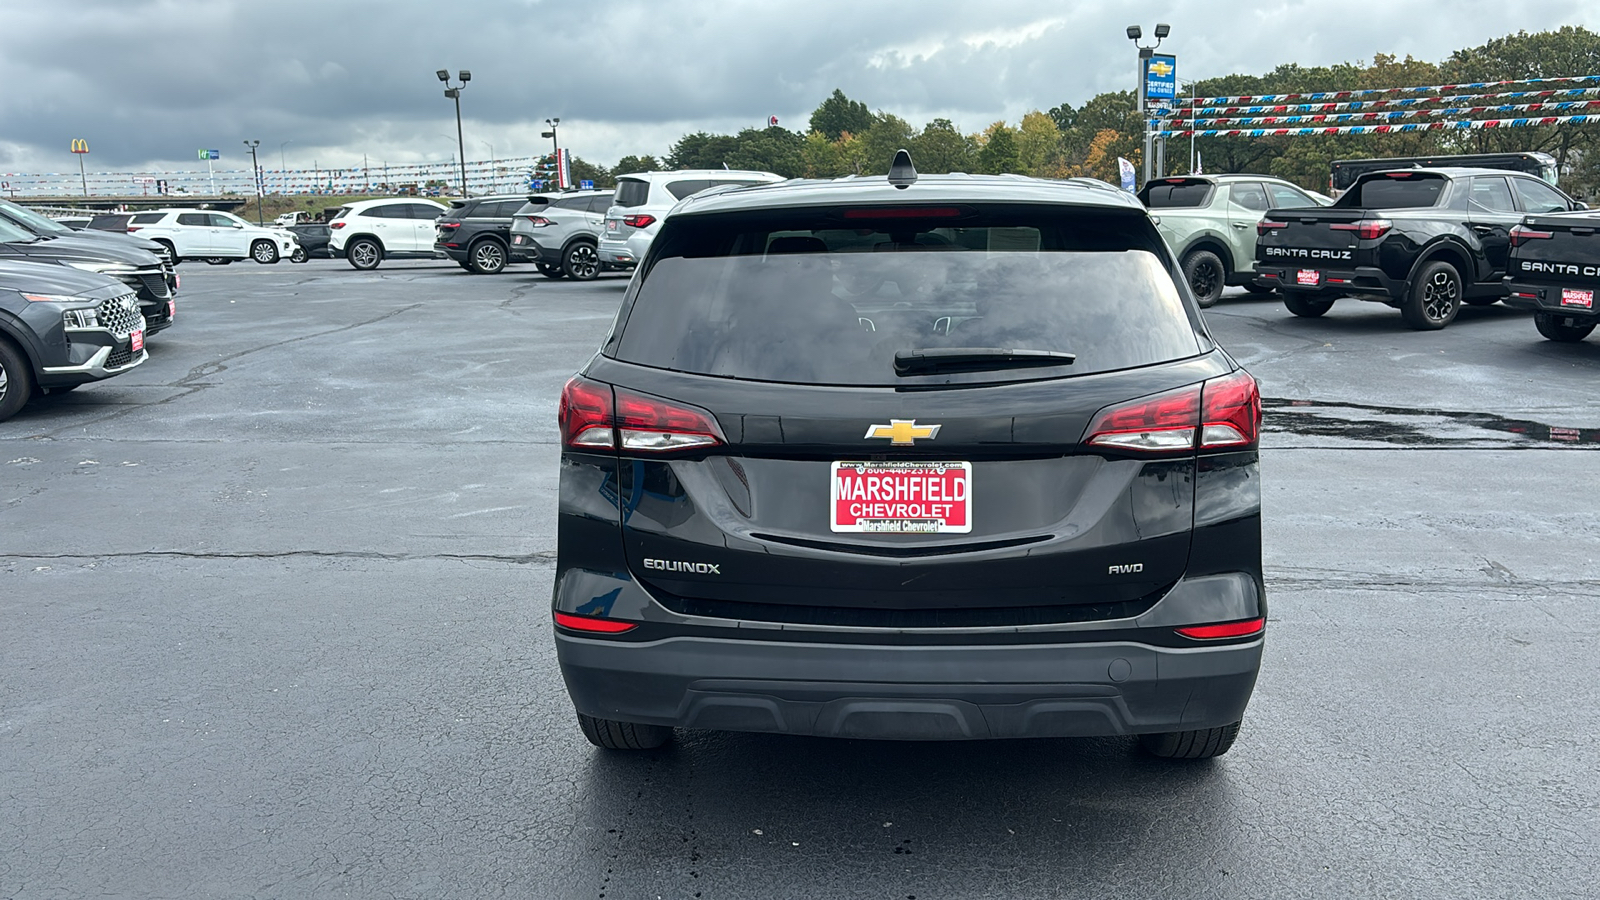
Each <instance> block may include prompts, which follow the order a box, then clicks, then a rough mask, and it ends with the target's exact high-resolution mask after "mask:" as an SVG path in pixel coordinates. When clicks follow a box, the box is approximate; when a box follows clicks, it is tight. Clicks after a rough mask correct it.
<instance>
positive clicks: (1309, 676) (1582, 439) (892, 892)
mask: <svg viewBox="0 0 1600 900" xmlns="http://www.w3.org/2000/svg"><path fill="white" fill-rule="evenodd" d="M180 271H181V273H182V275H183V291H182V293H181V294H180V298H179V309H178V312H179V315H178V320H177V323H176V325H175V326H174V327H173V328H172V329H171V330H170V331H167V332H164V333H162V334H160V335H158V336H156V337H154V338H153V339H152V340H151V347H152V356H151V359H150V361H149V362H148V363H147V364H146V365H144V366H143V367H142V368H140V369H138V370H136V371H135V372H132V373H130V374H129V375H126V376H123V377H120V378H117V379H115V380H112V381H109V382H106V383H104V384H99V385H94V386H90V387H86V388H83V389H81V390H79V391H76V392H74V393H71V394H67V395H60V396H52V397H47V398H44V399H42V400H40V401H36V402H34V403H32V404H30V405H29V406H28V407H27V408H26V409H25V410H24V411H23V412H22V413H21V414H19V415H18V416H17V417H16V418H15V419H13V420H11V421H9V422H6V423H3V424H0V621H3V622H4V624H5V628H4V634H5V641H4V649H3V652H0V897H6V898H24V897H26V898H34V897H38V898H65V897H86V896H101V895H110V896H149V897H156V896H161V897H167V896H170V897H178V896H183V897H191V896H195V897H296V896H318V897H320V896H353V897H378V896H406V897H488V896H518V897H563V898H567V897H606V898H636V897H658V896H659V897H704V898H721V897H755V896H771V897H844V896H851V897H885V898H908V900H909V898H917V900H927V898H975V897H986V898H987V897H993V898H1019V897H1039V898H1046V897H1068V896H1071V897H1122V898H1125V897H1158V896H1159V897H1264V898H1265V897H1429V898H1437V897H1506V898H1512V897H1517V898H1523V897H1588V896H1593V894H1594V884H1595V882H1596V876H1597V873H1600V779H1597V778H1596V776H1595V773H1596V772H1597V771H1600V741H1596V739H1595V736H1596V735H1597V734H1600V653H1597V652H1596V643H1597V642H1596V637H1597V633H1600V609H1597V606H1596V603H1595V597H1596V595H1597V593H1600V517H1597V515H1596V501H1595V494H1594V489H1593V485H1594V483H1595V482H1596V480H1597V476H1600V454H1597V453H1596V452H1595V451H1596V450H1600V394H1597V392H1596V386H1597V382H1600V339H1592V340H1590V341H1587V342H1584V343H1583V344H1577V345H1557V344H1553V343H1550V342H1547V341H1544V340H1543V339H1541V338H1540V337H1539V336H1538V335H1537V333H1536V332H1535V331H1534V329H1533V325H1532V323H1531V322H1530V321H1529V320H1528V319H1527V317H1526V316H1524V315H1523V314H1520V313H1516V312H1514V311H1511V310H1508V309H1504V308H1499V307H1496V308H1483V309H1480V308H1468V309H1465V310H1464V311H1463V312H1462V313H1461V316H1460V318H1459V319H1458V320H1457V322H1456V323H1455V324H1454V325H1452V326H1451V327H1450V328H1448V329H1446V330H1444V331H1442V332H1433V333H1420V332H1413V331H1409V330H1407V329H1406V328H1405V327H1404V326H1403V325H1402V323H1401V321H1400V317H1399V315H1398V313H1396V312H1394V311H1392V310H1389V309H1386V308H1384V307H1381V306H1377V305H1374V304H1363V303H1359V302H1356V301H1343V302H1341V303H1340V304H1338V305H1336V306H1335V308H1334V310H1333V312H1331V313H1330V314H1329V315H1328V316H1327V317H1326V318H1324V319H1319V320H1302V319H1294V318H1292V317H1290V316H1289V315H1288V314H1287V313H1286V312H1285V311H1284V310H1283V308H1282V305H1281V303H1279V302H1277V301H1275V300H1273V299H1268V298H1257V297H1253V296H1247V295H1239V296H1232V295H1230V296H1229V297H1227V298H1225V299H1224V300H1223V301H1222V303H1221V304H1219V305H1218V306H1217V307H1216V308H1214V309H1213V310H1211V311H1210V312H1209V314H1208V318H1209V321H1210V323H1211V325H1212V327H1213V330H1214V331H1215V333H1216V335H1217V336H1218V338H1219V339H1220V340H1221V342H1222V343H1223V344H1224V345H1225V346H1227V347H1228V348H1229V349H1230V350H1231V351H1232V352H1233V353H1234V354H1235V356H1237V357H1238V358H1239V359H1240V360H1241V361H1242V362H1244V363H1245V364H1246V365H1247V366H1249V367H1250V369H1251V370H1252V371H1253V372H1254V373H1255V374H1256V375H1257V377H1259V378H1260V379H1261V381H1262V388H1263V395H1264V396H1266V397H1268V398H1270V399H1269V400H1268V406H1269V408H1268V411H1267V420H1266V428H1267V432H1268V434H1267V437H1266V439H1265V441H1264V449H1263V453H1262V459H1263V471H1264V483H1265V486H1264V503H1265V511H1264V522H1265V535H1264V536H1265V541H1266V549H1265V552H1266V567H1267V569H1266V570H1267V577H1268V589H1269V593H1270V598H1271V603H1272V613H1271V616H1270V626H1269V638H1268V643H1267V648H1268V658H1267V661H1266V664H1265V667H1264V670H1263V674H1262V677H1261V681H1260V683H1259V685H1258V688H1257V693H1256V696H1255V699H1254V701H1253V703H1252V705H1251V708H1250V712H1249V714H1248V715H1247V717H1246V720H1245V730H1244V732H1243V734H1242V735H1241V737H1240V739H1239V742H1238V744H1237V745H1236V746H1235V748H1234V749H1233V751H1232V752H1231V753H1230V754H1229V755H1227V756H1226V757H1224V758H1222V759H1220V760H1217V761H1215V762H1212V763H1202V764H1188V765H1183V764H1179V765H1174V764H1172V763H1169V762H1163V761H1158V760H1154V759H1150V758H1147V757H1145V756H1142V755H1140V754H1139V753H1138V751H1137V750H1136V748H1135V744H1134V741H1132V740H1129V739H1106V740H1093V741H1088V740H1084V741H1020V742H999V743H973V744H899V743H871V742H855V741H831V740H826V739H809V738H789V737H781V736H771V735H729V734H711V733H685V734H681V735H680V739H679V741H678V742H677V743H676V744H675V745H673V746H671V747H669V748H668V749H667V750H665V751H663V752H660V753H657V754H651V755H642V756H615V755H608V754H605V753H603V752H600V751H597V750H595V749H594V748H592V747H591V746H589V744H588V743H587V742H585V741H584V739H583V737H582V736H581V735H580V734H579V732H578V729H577V726H576V723H575V721H574V720H573V716H572V713H571V709H570V707H569V705H568V702H567V699H566V696H565V693H564V691H563V689H562V686H561V682H560V677H559V674H558V672H557V669H556V664H555V657H554V653H553V650H552V648H551V640H550V627H549V614H548V599H549V594H550V586H551V585H550V583H551V576H552V562H553V555H554V551H555V536H554V531H553V521H554V509H555V490H556V460H557V455H558V452H557V446H556V432H555V407H556V397H557V393H558V391H559V389H560V386H561V384H562V382H563V381H564V379H565V378H566V377H567V376H568V375H569V374H570V373H571V372H573V371H574V370H575V369H577V368H578V367H579V366H580V365H581V364H582V363H583V361H584V359H585V358H587V356H588V355H589V354H590V353H592V352H593V351H594V348H595V347H596V346H597V345H598V339H599V337H600V335H601V334H602V333H603V332H604V331H605V330H606V328H607V327H608V325H609V324H610V321H611V317H612V315H613V313H614V312H615V309H616V305H617V302H618V300H619V298H620V297H621V294H622V290H623V287H624V285H625V281H624V280H623V279H620V278H616V277H610V278H605V279H603V280H601V281H599V282H596V283H591V284H572V283H567V282H552V281H547V280H546V279H544V278H542V277H540V276H538V275H537V274H535V273H533V271H532V268H531V267H528V266H523V267H518V268H515V269H513V270H511V272H509V273H508V274H506V275H503V276H499V277H474V276H468V275H465V274H464V273H462V272H461V271H460V269H458V268H457V267H456V266H455V265H453V264H445V263H416V264H407V263H391V264H386V265H385V266H384V267H383V268H381V269H379V270H377V271H376V272H371V273H359V272H356V271H354V270H352V269H350V268H349V267H348V266H347V265H346V264H344V263H343V262H336V261H328V260H316V261H313V262H311V263H308V264H306V265H289V264H280V265H276V266H256V265H252V264H243V265H233V266H228V267H223V268H212V267H206V266H200V265H193V264H190V265H185V266H183V267H182V269H181V270H180Z"/></svg>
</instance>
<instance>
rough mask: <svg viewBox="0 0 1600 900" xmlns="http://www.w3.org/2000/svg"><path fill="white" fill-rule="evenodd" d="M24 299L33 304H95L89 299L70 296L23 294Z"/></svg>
mask: <svg viewBox="0 0 1600 900" xmlns="http://www.w3.org/2000/svg"><path fill="white" fill-rule="evenodd" d="M22 299H24V300H27V301H29V302H31V303H93V302H94V301H93V300H90V299H89V298H88V297H74V296H72V295H70V294H23V295H22Z"/></svg>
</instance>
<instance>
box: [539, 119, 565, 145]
mask: <svg viewBox="0 0 1600 900" xmlns="http://www.w3.org/2000/svg"><path fill="white" fill-rule="evenodd" d="M544 123H545V124H546V125H549V126H550V130H549V131H544V132H540V133H539V136H540V137H547V138H549V139H550V149H551V150H554V151H555V152H557V153H560V152H561V142H560V141H558V140H556V126H558V125H560V124H561V117H560V116H557V117H556V118H554V119H545V120H544Z"/></svg>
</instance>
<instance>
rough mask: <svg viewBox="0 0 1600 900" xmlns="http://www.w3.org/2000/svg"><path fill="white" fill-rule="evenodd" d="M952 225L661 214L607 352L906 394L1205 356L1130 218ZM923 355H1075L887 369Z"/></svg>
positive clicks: (1159, 260) (1156, 246)
mask: <svg viewBox="0 0 1600 900" xmlns="http://www.w3.org/2000/svg"><path fill="white" fill-rule="evenodd" d="M944 212H947V213H956V212H958V210H957V209H955V208H950V209H947V210H944ZM959 213H960V215H959V216H958V218H957V220H956V221H955V222H952V221H951V220H950V219H949V218H948V217H947V218H942V219H941V218H929V219H917V218H906V219H901V220H899V221H886V220H862V219H856V220H847V219H844V218H843V216H842V213H841V211H838V210H795V211H783V212H781V213H772V212H765V213H761V214H758V215H751V214H743V215H735V214H724V215H716V216H684V217H674V218H672V219H668V220H667V223H666V225H665V226H664V227H663V230H662V234H661V235H660V236H659V237H658V238H657V239H656V248H655V249H653V250H652V255H653V257H654V258H653V260H652V261H651V262H649V263H647V265H648V269H647V270H646V271H645V272H644V274H643V276H642V279H641V281H640V284H639V288H638V292H637V295H636V296H635V298H634V300H633V303H632V305H631V308H630V309H629V310H628V311H627V313H626V319H625V321H624V323H623V326H622V331H621V334H620V338H619V340H618V341H617V343H616V351H615V355H616V357H617V358H619V359H622V360H625V361H627V362H633V363H638V364H640V365H646V366H652V367H656V368H661V369H671V370H674V371H680V372H691V373H695V374H701V375H715V376H722V377H727V378H742V379H752V380H758V381H779V382H790V383H803V384H835V385H862V386H897V387H903V386H916V385H919V384H921V385H926V384H969V383H994V382H1002V381H1019V380H1029V379H1037V378H1058V377H1063V376H1071V375H1086V374H1091V373H1094V372H1104V371H1108V370H1113V369H1124V368H1131V367H1134V366H1144V365H1151V364H1154V363H1161V362H1168V361H1171V360H1175V359H1182V358H1185V357H1190V356H1194V355H1195V354H1197V353H1199V352H1201V337H1200V336H1199V334H1197V331H1196V325H1195V323H1194V322H1193V321H1191V319H1190V318H1189V314H1188V312H1187V311H1186V309H1185V307H1184V305H1183V303H1182V301H1181V300H1180V298H1179V295H1178V290H1177V287H1176V286H1175V284H1174V283H1173V279H1172V276H1171V274H1170V272H1169V271H1168V269H1167V268H1166V266H1165V264H1164V262H1163V260H1164V254H1163V251H1162V250H1161V246H1160V237H1159V236H1158V235H1157V234H1156V232H1155V230H1154V229H1153V228H1152V227H1151V225H1150V223H1149V220H1148V219H1147V218H1146V217H1145V216H1144V215H1143V214H1142V213H1137V214H1129V213H1120V212H1115V211H1111V212H1107V211H1098V212H1093V213H1085V212H1082V211H1073V210H1060V211H1058V210H1044V211H1041V209H1040V208H1039V207H994V208H988V209H984V208H976V209H974V208H972V207H962V208H960V210H959ZM934 348H949V349H952V350H953V349H961V350H970V349H973V348H977V349H981V350H991V349H999V350H1047V351H1058V352H1064V353H1071V354H1075V355H1076V360H1075V362H1073V363H1072V364H1070V365H1054V366H1045V367H1038V368H1006V369H1004V370H993V371H976V372H960V373H953V374H952V373H948V372H941V373H937V374H927V373H918V374H910V375H901V374H897V373H896V370H895V358H896V353H900V352H907V353H909V352H912V351H916V350H927V349H934Z"/></svg>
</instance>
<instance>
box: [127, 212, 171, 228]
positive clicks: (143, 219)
mask: <svg viewBox="0 0 1600 900" xmlns="http://www.w3.org/2000/svg"><path fill="white" fill-rule="evenodd" d="M166 217H167V214H166V213H137V214H135V215H134V217H133V218H132V219H130V220H129V224H132V225H154V224H156V223H157V222H159V221H161V220H162V219H165V218H166Z"/></svg>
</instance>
